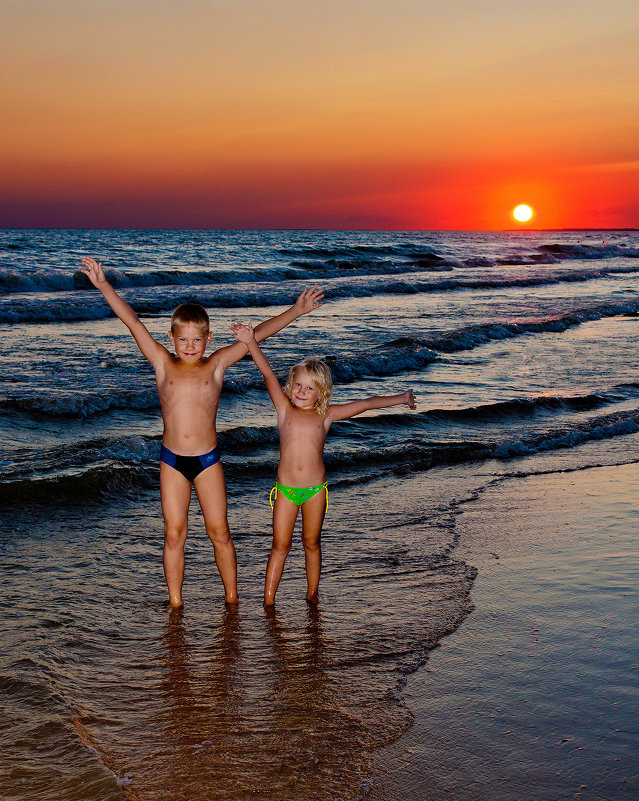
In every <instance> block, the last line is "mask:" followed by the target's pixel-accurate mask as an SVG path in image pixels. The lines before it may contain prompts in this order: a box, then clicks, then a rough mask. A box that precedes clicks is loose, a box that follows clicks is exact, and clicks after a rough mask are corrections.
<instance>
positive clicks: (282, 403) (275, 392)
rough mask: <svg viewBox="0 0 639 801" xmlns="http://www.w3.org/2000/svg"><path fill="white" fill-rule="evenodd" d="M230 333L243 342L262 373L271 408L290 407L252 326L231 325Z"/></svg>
mask: <svg viewBox="0 0 639 801" xmlns="http://www.w3.org/2000/svg"><path fill="white" fill-rule="evenodd" d="M231 333H232V334H233V336H234V337H235V338H236V339H237V340H238V341H239V342H243V343H244V344H245V345H246V346H247V347H248V351H249V353H250V354H251V356H252V358H253V361H254V362H255V366H256V367H257V369H258V370H259V371H260V373H262V377H263V378H264V383H265V384H266V389H267V390H268V394H269V395H270V396H271V400H272V401H273V406H275V408H276V409H277V410H278V411H279V409H280V407H284V408H286V406H290V402H289V399H288V398H287V397H286V395H285V394H284V392H283V390H282V387H281V386H280V382H279V381H278V380H277V376H276V375H275V373H274V372H273V369H272V368H271V365H270V364H269V360H268V359H267V358H266V356H265V355H264V352H263V351H262V349H261V348H260V346H259V345H258V344H257V342H256V340H255V331H253V325H252V324H251V323H249V324H248V325H242V323H232V324H231Z"/></svg>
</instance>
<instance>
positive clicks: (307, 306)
mask: <svg viewBox="0 0 639 801" xmlns="http://www.w3.org/2000/svg"><path fill="white" fill-rule="evenodd" d="M323 297H324V292H323V290H321V289H320V288H319V287H318V286H317V285H315V286H312V287H311V288H310V289H305V290H304V291H303V292H302V293H301V294H300V296H299V298H298V299H297V300H296V301H295V311H296V312H297V316H298V317H301V316H302V314H308V313H309V312H312V311H313V309H317V308H318V306H321V305H322V304H321V303H320V300H321V299H322V298H323Z"/></svg>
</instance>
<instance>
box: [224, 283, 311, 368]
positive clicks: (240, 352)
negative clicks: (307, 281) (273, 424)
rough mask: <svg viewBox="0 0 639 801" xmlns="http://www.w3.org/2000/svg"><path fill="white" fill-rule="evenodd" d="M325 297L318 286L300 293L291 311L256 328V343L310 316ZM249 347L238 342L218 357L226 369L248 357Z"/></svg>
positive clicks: (226, 348)
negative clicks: (303, 317) (303, 316)
mask: <svg viewBox="0 0 639 801" xmlns="http://www.w3.org/2000/svg"><path fill="white" fill-rule="evenodd" d="M323 297H324V292H323V291H322V290H321V289H319V288H318V287H317V286H312V287H310V289H305V290H304V291H303V292H301V293H300V295H299V297H298V298H297V300H296V301H295V303H294V304H293V305H292V306H291V308H290V309H287V310H286V311H283V312H282V313H281V314H278V315H276V316H275V317H271V318H270V319H268V320H264V322H262V323H260V324H259V325H256V326H255V331H254V333H255V341H256V342H262V340H264V339H267V337H270V336H273V334H277V332H278V331H281V330H282V328H285V327H286V326H287V325H289V324H290V323H292V322H293V320H297V318H298V317H301V316H302V315H303V314H308V313H309V312H312V311H313V310H314V309H317V308H318V306H321V305H322V304H321V302H320V301H321V300H322V298H323ZM247 352H248V346H247V345H246V344H245V343H244V342H236V343H235V344H234V345H227V346H226V347H225V348H220V349H219V350H218V351H217V356H218V358H219V359H220V361H221V362H222V364H223V365H224V369H226V368H227V367H230V365H232V364H235V362H238V361H239V360H240V359H241V358H242V357H243V356H246V354H247Z"/></svg>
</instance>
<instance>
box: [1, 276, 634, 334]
mask: <svg viewBox="0 0 639 801" xmlns="http://www.w3.org/2000/svg"><path fill="white" fill-rule="evenodd" d="M636 272H639V265H637V266H633V265H630V266H628V265H623V266H614V267H613V266H611V267H607V268H605V269H597V270H577V271H574V270H573V271H569V272H547V273H541V274H540V273H536V274H530V275H526V274H524V275H521V274H517V275H514V276H508V275H504V274H499V275H493V276H484V277H472V278H464V277H463V276H462V277H450V278H439V279H435V278H433V279H432V280H424V279H422V278H419V277H416V276H415V274H408V273H406V272H404V273H403V274H401V275H397V276H386V277H384V278H381V277H380V278H377V279H376V280H375V281H370V280H369V281H367V280H366V277H365V276H363V277H358V278H357V279H354V280H350V281H349V280H348V279H343V280H342V279H340V282H339V283H335V284H332V285H330V284H329V285H328V286H326V287H325V288H324V292H325V299H326V300H327V301H330V300H332V299H333V300H341V299H348V298H365V297H371V296H374V295H417V294H431V293H437V292H454V291H467V290H475V289H478V290H486V289H508V288H517V287H532V286H549V285H553V284H560V283H576V282H586V281H593V280H598V279H601V278H607V277H610V276H611V275H617V274H631V273H636ZM185 289H186V287H176V286H173V287H167V291H166V292H165V293H163V294H162V296H158V295H156V294H155V293H154V290H153V288H147V289H146V290H145V291H144V292H143V293H137V294H136V293H132V294H130V293H129V291H128V290H125V292H124V294H123V297H124V299H125V300H127V301H129V302H130V303H131V304H132V305H133V307H134V308H135V310H136V312H137V313H138V314H140V315H149V316H157V315H168V314H169V313H170V312H171V311H172V310H173V309H174V308H175V307H176V306H177V305H179V304H180V303H188V302H193V301H197V302H198V303H201V304H202V305H204V306H206V307H208V308H211V309H216V308H227V309H228V308H232V309H241V308H247V307H266V306H287V305H289V304H290V303H291V302H292V301H293V300H294V299H295V297H296V295H297V292H298V291H299V289H300V286H299V283H296V282H292V283H289V282H284V281H282V282H281V283H279V284H277V283H269V282H263V283H261V284H260V283H253V284H245V285H242V287H241V288H240V287H235V286H232V285H229V284H219V285H217V286H216V287H215V289H214V290H212V289H210V288H206V287H202V286H199V287H196V288H194V289H192V290H191V291H188V292H187V291H185ZM112 316H113V312H112V311H111V309H110V308H109V307H108V305H107V304H106V303H104V301H102V299H101V298H98V297H97V294H96V292H95V290H93V289H91V290H90V291H89V290H87V291H86V292H85V291H81V292H78V291H76V292H66V293H63V292H59V293H57V294H56V295H53V296H51V295H49V296H48V297H45V298H42V299H40V300H39V301H38V302H34V300H33V298H32V297H29V295H28V293H25V294H23V295H20V296H15V297H6V298H5V299H4V301H3V304H2V306H1V307H0V323H48V322H61V321H70V320H73V321H82V320H98V319H104V318H107V317H112Z"/></svg>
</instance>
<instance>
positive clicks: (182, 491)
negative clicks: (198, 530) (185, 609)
mask: <svg viewBox="0 0 639 801" xmlns="http://www.w3.org/2000/svg"><path fill="white" fill-rule="evenodd" d="M160 497H161V498H162V515H163V517H164V576H165V578H166V584H167V586H168V588H169V603H170V604H171V606H182V582H183V581H184V543H185V542H186V533H187V530H188V522H189V504H190V502H191V482H190V481H187V480H186V479H185V478H184V476H183V475H182V473H179V472H178V471H177V470H174V469H173V468H172V467H169V465H168V464H165V463H164V462H160Z"/></svg>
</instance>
